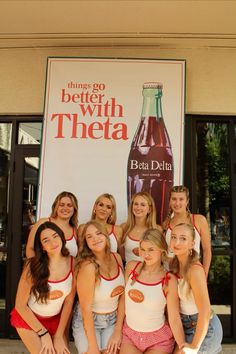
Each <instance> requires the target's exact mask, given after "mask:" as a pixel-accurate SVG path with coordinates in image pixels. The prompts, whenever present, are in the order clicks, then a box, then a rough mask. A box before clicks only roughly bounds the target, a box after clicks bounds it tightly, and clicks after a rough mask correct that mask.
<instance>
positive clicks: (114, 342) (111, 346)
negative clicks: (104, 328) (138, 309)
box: [107, 293, 125, 354]
mask: <svg viewBox="0 0 236 354" xmlns="http://www.w3.org/2000/svg"><path fill="white" fill-rule="evenodd" d="M124 317H125V297H124V293H123V294H122V295H120V298H119V304H118V309H117V320H116V325H115V328H114V332H113V333H112V335H111V337H110V339H109V341H108V345H107V352H108V353H110V354H116V353H117V350H119V349H120V346H121V340H122V327H123V322H124Z"/></svg>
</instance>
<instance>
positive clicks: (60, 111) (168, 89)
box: [37, 57, 185, 223]
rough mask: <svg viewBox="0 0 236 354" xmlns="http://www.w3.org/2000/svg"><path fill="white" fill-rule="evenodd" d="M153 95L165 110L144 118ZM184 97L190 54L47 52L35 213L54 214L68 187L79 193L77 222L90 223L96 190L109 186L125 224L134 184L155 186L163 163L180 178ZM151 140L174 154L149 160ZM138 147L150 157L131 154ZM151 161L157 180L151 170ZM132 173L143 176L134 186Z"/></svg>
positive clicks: (106, 190) (105, 190)
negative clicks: (165, 57) (59, 196)
mask: <svg viewBox="0 0 236 354" xmlns="http://www.w3.org/2000/svg"><path fill="white" fill-rule="evenodd" d="M145 85H146V86H145ZM144 92H146V93H147V95H146V93H144ZM153 94H154V95H153ZM145 95H146V96H148V95H149V96H150V98H147V102H146V103H145V97H144V96H145ZM158 95H159V103H158V101H157V96H158ZM151 96H152V97H151ZM153 97H154V98H153ZM153 99H155V102H156V109H157V110H158V112H159V113H158V114H159V115H160V117H156V119H154V118H152V119H149V121H147V119H146V121H145V120H144V117H143V116H142V115H143V114H144V113H143V112H144V111H145V110H146V111H148V110H149V111H150V110H152V108H151V106H153V107H154V106H155V104H153V102H154V101H153ZM184 101H185V61H184V60H151V59H150V60H149V59H108V58H101V59H98V58H59V57H55V58H48V65H47V81H46V92H45V109H44V125H43V139H42V151H41V167H40V185H39V193H38V207H37V217H38V218H39V217H44V216H48V215H49V214H50V210H51V204H52V202H53V200H54V199H55V197H56V195H57V194H59V193H60V192H62V191H64V190H67V191H70V192H72V193H74V194H75V195H76V196H77V198H78V202H79V221H80V222H86V221H88V220H89V219H90V215H91V211H92V206H93V204H94V201H95V199H96V198H97V196H98V195H100V194H103V193H110V194H112V195H113V196H114V197H115V199H116V203H117V216H118V223H120V222H123V221H125V220H126V218H127V199H128V197H129V194H130V193H131V192H132V191H131V189H132V190H133V192H135V191H139V190H142V188H146V189H147V188H149V189H150V186H152V187H153V186H154V184H153V183H154V182H155V183H156V184H158V181H157V179H158V178H159V179H161V178H162V179H163V178H164V177H165V174H164V175H163V170H165V169H167V170H171V171H172V172H171V174H170V173H169V177H168V178H169V179H171V178H172V179H173V180H172V182H171V183H172V184H181V183H182V167H183V123H184ZM159 104H161V108H160V107H159V109H158V107H157V106H158V105H159ZM144 106H145V107H146V108H145V107H144ZM153 109H154V108H153ZM160 111H161V113H160ZM152 114H153V113H150V114H149V116H150V117H151V116H152ZM147 115H148V114H147ZM161 116H162V117H161ZM150 117H149V118H150ZM146 118H147V117H146ZM160 118H162V121H163V122H162V125H163V124H164V128H162V130H163V129H164V131H162V133H160V132H161V128H158V124H157V122H159V123H160ZM158 119H159V120H158ZM159 125H160V124H159ZM150 134H151V135H152V136H151V135H150ZM160 134H162V136H161V135H160ZM158 139H159V140H158ZM135 141H136V143H135ZM148 141H149V142H148ZM137 144H139V147H137V146H138V145H137ZM142 144H143V145H145V146H146V148H145V146H144V148H143V146H141V145H142ZM150 144H152V145H153V146H154V147H155V149H156V150H157V149H158V147H159V148H160V147H161V144H162V147H164V149H165V151H166V152H167V155H168V151H169V155H171V160H169V162H168V163H167V162H165V161H164V159H162V161H157V160H155V157H154V158H153V157H152V160H153V161H151V163H150V166H151V167H150V166H149V164H148V163H147V159H148V158H149V157H147V153H146V152H147V150H148V147H149V150H150V149H151V148H152V149H154V148H153V147H152V146H151V145H150ZM148 145H150V146H148ZM168 145H169V146H168ZM140 146H141V148H140ZM135 148H136V149H139V150H140V149H141V150H142V152H141V155H142V156H141V155H140V156H141V159H142V158H143V156H144V155H145V153H146V157H145V159H144V160H142V161H140V160H139V158H137V157H135V158H132V156H131V155H132V154H131V150H132V149H133V150H134V149H135ZM168 149H169V150H168ZM141 150H140V151H141ZM149 150H148V151H149ZM167 150H168V151H167ZM140 151H139V152H140ZM144 151H145V152H144ZM158 151H160V150H158ZM135 156H136V155H135ZM131 168H132V169H133V170H136V171H135V173H134V174H133V175H132V173H131V172H132V171H131ZM150 168H151V169H152V170H153V174H152V177H153V178H152V179H151V177H150V175H151V174H150V171H149V172H147V171H145V170H148V169H150ZM141 170H143V171H141ZM140 174H142V176H141V175H140ZM171 175H173V177H170V176H171ZM137 176H139V178H138V177H137ZM145 176H147V180H148V181H149V182H148V183H147V180H146V181H145ZM158 176H159V177H158ZM163 176H164V177H163ZM134 178H135V179H136V182H138V183H136V182H135V183H133V187H132V188H130V185H131V184H132V183H131V180H132V179H133V180H134ZM137 179H138V180H137ZM147 185H149V186H147ZM134 186H137V187H135V188H136V189H135V188H134ZM145 186H146V187H145ZM156 190H158V189H156ZM162 193H163V194H164V193H166V194H167V189H166V190H162Z"/></svg>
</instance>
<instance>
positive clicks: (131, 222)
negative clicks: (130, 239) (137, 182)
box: [122, 192, 157, 244]
mask: <svg viewBox="0 0 236 354" xmlns="http://www.w3.org/2000/svg"><path fill="white" fill-rule="evenodd" d="M139 196H140V197H143V198H144V199H145V200H146V201H147V203H148V206H149V209H150V212H149V213H148V215H147V219H146V226H147V228H148V229H151V228H152V229H155V228H156V227H157V224H156V207H155V202H154V200H153V198H152V196H151V194H149V193H148V192H139V193H136V194H134V195H133V197H132V199H131V202H130V204H129V208H128V219H127V221H126V223H125V225H124V233H123V238H122V243H123V244H124V242H125V238H126V236H127V235H128V234H129V233H130V232H131V230H132V229H133V228H134V226H135V216H134V214H133V205H134V200H135V198H136V197H139Z"/></svg>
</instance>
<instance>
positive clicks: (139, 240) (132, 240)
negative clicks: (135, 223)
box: [127, 235, 140, 242]
mask: <svg viewBox="0 0 236 354" xmlns="http://www.w3.org/2000/svg"><path fill="white" fill-rule="evenodd" d="M127 236H128V238H129V239H130V240H132V241H135V242H139V241H140V240H135V239H134V238H132V237H131V236H130V235H127Z"/></svg>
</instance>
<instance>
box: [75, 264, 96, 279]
mask: <svg viewBox="0 0 236 354" xmlns="http://www.w3.org/2000/svg"><path fill="white" fill-rule="evenodd" d="M94 273H95V264H94V263H93V262H91V261H90V260H85V261H84V262H82V264H81V266H80V269H79V272H78V274H80V275H85V276H86V275H92V274H94Z"/></svg>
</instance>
